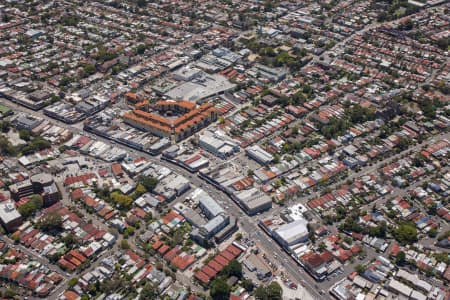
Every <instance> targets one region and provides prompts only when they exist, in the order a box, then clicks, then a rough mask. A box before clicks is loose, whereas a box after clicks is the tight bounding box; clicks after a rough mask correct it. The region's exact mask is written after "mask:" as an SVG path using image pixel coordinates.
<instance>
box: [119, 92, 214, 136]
mask: <svg viewBox="0 0 450 300" xmlns="http://www.w3.org/2000/svg"><path fill="white" fill-rule="evenodd" d="M146 110H149V108H148V106H147V105H141V104H140V103H138V104H137V105H136V106H135V109H134V110H132V111H131V112H127V113H125V114H124V115H123V119H124V121H125V122H126V123H128V124H130V125H132V126H134V127H137V128H140V129H142V130H145V131H148V132H150V133H152V134H154V135H156V136H159V137H169V138H172V139H174V140H175V141H180V140H183V139H185V138H187V137H189V136H191V135H192V134H193V133H195V132H196V131H198V130H200V129H202V128H204V127H206V126H207V125H208V124H210V123H212V122H214V121H216V120H217V115H218V114H217V110H216V109H215V108H214V107H213V106H212V105H211V104H210V103H204V104H202V105H200V106H197V105H196V104H195V103H192V102H189V101H172V100H168V101H158V102H156V103H155V104H154V105H152V107H151V110H152V112H147V111H146ZM174 116H175V117H174Z"/></svg>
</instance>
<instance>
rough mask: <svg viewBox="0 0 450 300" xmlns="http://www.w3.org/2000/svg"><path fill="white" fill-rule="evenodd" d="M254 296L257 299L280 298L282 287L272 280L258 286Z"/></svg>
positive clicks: (271, 299)
mask: <svg viewBox="0 0 450 300" xmlns="http://www.w3.org/2000/svg"><path fill="white" fill-rule="evenodd" d="M255 298H256V299H258V300H282V299H283V289H282V288H281V286H280V285H279V284H278V283H277V282H275V281H273V282H271V283H270V284H269V285H267V286H262V285H261V286H259V287H258V288H257V289H256V291H255Z"/></svg>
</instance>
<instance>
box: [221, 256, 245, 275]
mask: <svg viewBox="0 0 450 300" xmlns="http://www.w3.org/2000/svg"><path fill="white" fill-rule="evenodd" d="M222 274H224V275H225V276H226V277H230V276H236V277H237V278H241V277H242V264H241V263H240V262H238V261H237V260H235V259H233V260H231V261H230V262H229V263H228V265H226V266H225V267H224V268H223V270H222Z"/></svg>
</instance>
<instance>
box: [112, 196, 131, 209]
mask: <svg viewBox="0 0 450 300" xmlns="http://www.w3.org/2000/svg"><path fill="white" fill-rule="evenodd" d="M111 199H112V200H113V201H114V202H115V203H116V204H117V205H119V206H120V207H121V208H125V209H128V208H130V207H131V205H132V204H133V198H131V197H130V196H127V195H124V194H122V193H119V192H112V193H111Z"/></svg>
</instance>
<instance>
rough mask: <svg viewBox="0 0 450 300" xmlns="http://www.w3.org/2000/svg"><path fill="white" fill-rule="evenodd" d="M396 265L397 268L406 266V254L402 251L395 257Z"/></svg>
mask: <svg viewBox="0 0 450 300" xmlns="http://www.w3.org/2000/svg"><path fill="white" fill-rule="evenodd" d="M395 264H396V265H397V266H400V267H402V266H404V265H405V264H406V254H405V252H403V251H400V252H398V253H397V256H396V257H395Z"/></svg>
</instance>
